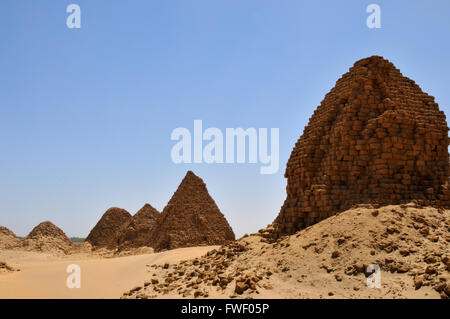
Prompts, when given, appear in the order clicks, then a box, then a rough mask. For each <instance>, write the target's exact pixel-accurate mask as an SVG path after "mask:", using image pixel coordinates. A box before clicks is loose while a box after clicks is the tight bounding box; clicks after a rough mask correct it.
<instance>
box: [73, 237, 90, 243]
mask: <svg viewBox="0 0 450 319" xmlns="http://www.w3.org/2000/svg"><path fill="white" fill-rule="evenodd" d="M85 239H86V238H81V237H70V240H71V241H72V242H73V243H82V242H84V240H85Z"/></svg>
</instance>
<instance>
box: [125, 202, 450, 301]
mask: <svg viewBox="0 0 450 319" xmlns="http://www.w3.org/2000/svg"><path fill="white" fill-rule="evenodd" d="M263 232H264V230H262V231H261V233H263ZM261 233H258V234H253V235H250V236H246V237H244V238H242V239H240V240H238V241H236V242H233V243H230V244H228V245H224V246H222V247H221V248H220V249H216V250H213V251H210V252H209V253H208V254H207V255H205V256H204V257H201V258H197V259H194V260H189V261H184V262H181V263H178V264H173V265H171V264H161V265H156V264H155V265H149V268H148V271H149V280H148V281H147V282H145V283H144V284H143V285H142V286H139V287H136V288H133V289H131V290H130V291H127V292H126V293H124V295H123V298H171V297H187V298H192V297H199V298H200V297H212V298H228V297H231V298H236V297H239V298H448V297H449V296H450V268H449V266H450V261H449V258H450V254H449V252H450V211H449V210H442V209H436V208H431V207H422V206H420V205H419V204H418V203H417V202H411V203H408V204H402V205H401V206H399V205H390V206H384V207H378V206H377V205H369V204H366V205H359V206H357V207H354V208H352V209H350V210H347V211H345V212H342V213H339V214H337V215H334V216H332V217H330V218H327V219H325V220H322V221H321V222H319V223H317V224H315V225H312V226H310V227H308V228H306V229H303V230H301V231H299V232H297V233H295V234H293V235H290V236H283V237H282V238H280V239H278V240H277V241H275V242H272V241H268V240H267V239H266V238H265V237H264V236H263V234H261ZM369 265H377V266H378V267H379V268H380V279H381V288H380V289H374V288H369V287H368V285H367V279H368V277H369V276H370V275H372V272H373V270H372V271H371V270H370V269H368V266H369Z"/></svg>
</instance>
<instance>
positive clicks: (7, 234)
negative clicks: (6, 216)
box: [0, 226, 21, 249]
mask: <svg viewBox="0 0 450 319" xmlns="http://www.w3.org/2000/svg"><path fill="white" fill-rule="evenodd" d="M19 246H21V240H20V238H18V237H17V236H16V235H15V234H14V233H13V232H12V231H10V230H9V229H8V228H6V227H3V226H0V249H12V248H17V247H19Z"/></svg>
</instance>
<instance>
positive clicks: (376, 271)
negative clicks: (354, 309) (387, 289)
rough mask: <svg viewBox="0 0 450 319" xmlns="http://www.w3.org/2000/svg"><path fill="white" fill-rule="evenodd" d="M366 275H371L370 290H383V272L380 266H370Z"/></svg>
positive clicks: (369, 280) (369, 279)
mask: <svg viewBox="0 0 450 319" xmlns="http://www.w3.org/2000/svg"><path fill="white" fill-rule="evenodd" d="M366 273H368V274H370V275H369V276H368V277H367V287H368V288H381V270H380V266H378V265H376V264H372V265H369V266H368V267H367V269H366Z"/></svg>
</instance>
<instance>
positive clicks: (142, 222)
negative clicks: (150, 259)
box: [119, 204, 160, 250]
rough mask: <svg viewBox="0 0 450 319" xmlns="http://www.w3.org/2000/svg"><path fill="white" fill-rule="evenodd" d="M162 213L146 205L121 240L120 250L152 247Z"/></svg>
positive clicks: (133, 218) (132, 219)
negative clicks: (155, 229)
mask: <svg viewBox="0 0 450 319" xmlns="http://www.w3.org/2000/svg"><path fill="white" fill-rule="evenodd" d="M159 216H160V213H159V212H158V211H157V210H156V209H155V208H153V207H152V206H151V205H150V204H145V205H144V207H142V208H141V209H140V210H139V211H138V212H137V213H136V214H135V215H134V216H133V217H132V218H131V221H130V223H129V224H128V225H127V227H126V229H125V230H124V232H123V233H122V235H121V237H120V238H119V250H125V249H129V248H138V247H146V246H147V247H150V239H151V235H152V232H153V229H154V227H155V225H156V223H157V221H158V218H159Z"/></svg>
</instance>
